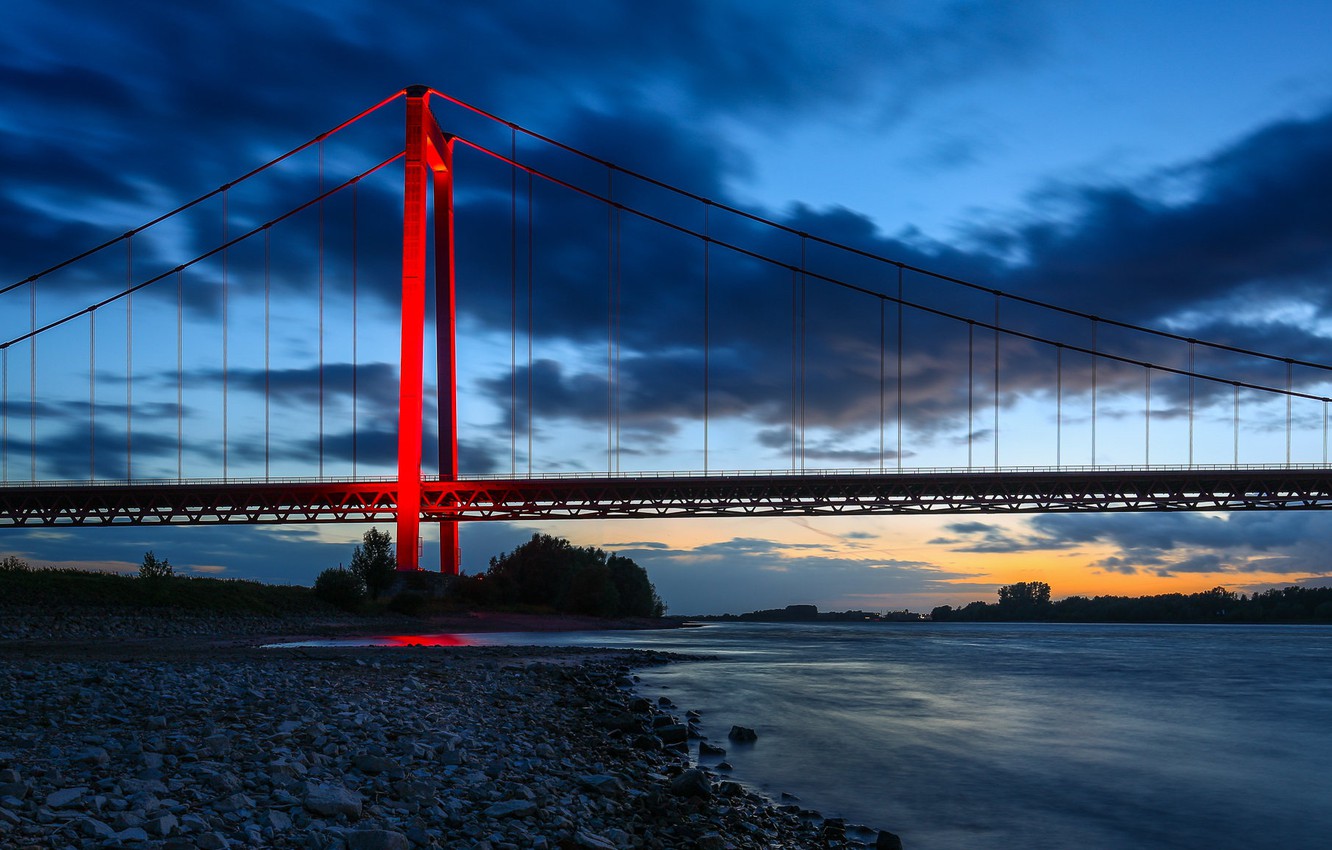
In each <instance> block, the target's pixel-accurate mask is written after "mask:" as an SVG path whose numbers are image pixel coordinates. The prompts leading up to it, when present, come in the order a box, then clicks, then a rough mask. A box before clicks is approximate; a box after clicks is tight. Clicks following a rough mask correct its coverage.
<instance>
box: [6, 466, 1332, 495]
mask: <svg viewBox="0 0 1332 850" xmlns="http://www.w3.org/2000/svg"><path fill="white" fill-rule="evenodd" d="M1263 470H1294V471H1301V470H1303V471H1314V472H1317V471H1326V472H1332V463H1287V464H1271V463H1195V464H1159V465H1156V464H1154V465H1152V466H1142V465H1135V464H1102V465H1096V466H1093V465H1091V464H1065V465H1063V466H971V467H966V466H917V467H903V468H901V469H897V468H896V467H892V468H884V469H880V468H878V467H860V468H842V467H831V468H820V469H813V468H806V469H727V470H719V469H714V470H708V471H703V470H697V469H685V470H647V471H639V472H623V471H622V472H606V471H604V470H603V471H595V470H583V471H577V472H567V471H566V472H540V473H533V474H532V475H518V476H514V475H508V474H503V473H486V474H467V475H461V476H459V478H458V480H459V481H462V482H470V481H576V480H587V479H594V480H606V479H615V480H633V479H653V480H665V479H671V478H686V479H703V478H835V477H848V476H855V477H870V476H883V477H892V478H896V477H912V476H920V475H947V476H956V475H968V474H972V475H1005V474H1008V475H1042V474H1062V473H1067V474H1070V475H1086V474H1095V473H1113V472H1125V473H1148V474H1150V473H1156V472H1261V471H1263ZM422 480H423V481H425V482H438V481H440V480H441V478H440V477H439V476H438V475H425V476H423V477H422ZM396 482H397V478H396V477H393V476H383V475H368V476H357V477H341V478H337V477H323V478H321V477H319V476H284V477H272V478H263V477H251V478H133V479H124V478H122V479H104V478H98V479H96V480H89V479H59V480H49V481H6V482H2V483H0V490H2V489H38V488H68V489H76V488H85V487H107V488H113V487H152V486H167V485H171V486H181V485H188V486H195V487H268V486H272V487H281V486H284V485H319V484H347V485H355V484H394V483H396Z"/></svg>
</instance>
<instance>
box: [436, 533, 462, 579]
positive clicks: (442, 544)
mask: <svg viewBox="0 0 1332 850" xmlns="http://www.w3.org/2000/svg"><path fill="white" fill-rule="evenodd" d="M461 556H462V552H461V550H460V549H459V548H458V523H457V522H456V521H454V522H449V521H445V522H441V523H440V524H439V571H440V572H441V573H443V574H444V575H446V576H456V575H457V574H458V567H459V561H461V560H462V557H461Z"/></svg>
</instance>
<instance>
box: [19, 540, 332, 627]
mask: <svg viewBox="0 0 1332 850" xmlns="http://www.w3.org/2000/svg"><path fill="white" fill-rule="evenodd" d="M0 603H21V604H23V605H26V606H33V607H41V608H51V609H63V610H77V609H81V608H86V609H106V608H111V609H119V610H124V611H127V612H132V611H135V610H142V609H154V608H174V609H180V610H186V611H193V612H200V613H203V612H213V613H225V614H241V613H245V614H263V615H282V614H309V613H327V612H328V611H329V608H328V606H327V605H326V604H325V603H324V602H322V601H320V600H319V599H318V598H317V597H316V596H315V595H314V593H313V592H312V591H311V590H310V588H308V587H293V586H289V585H273V584H264V583H262V582H257V581H245V580H242V579H219V578H207V577H195V576H179V575H176V574H175V570H174V569H173V568H172V567H171V564H170V563H169V562H168V561H167V560H165V559H158V558H157V556H155V555H154V554H153V553H152V552H147V553H145V555H144V562H143V564H142V565H140V567H139V574H138V575H120V574H116V573H104V572H91V571H87V570H77V569H54V568H50V567H34V566H32V565H30V564H28V563H27V562H26V561H24V560H22V559H21V558H16V557H14V556H12V555H10V556H7V557H5V558H4V559H3V560H0Z"/></svg>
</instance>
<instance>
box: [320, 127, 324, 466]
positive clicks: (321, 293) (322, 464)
mask: <svg viewBox="0 0 1332 850" xmlns="http://www.w3.org/2000/svg"><path fill="white" fill-rule="evenodd" d="M319 194H320V195H321V196H322V195H323V194H324V140H323V139H320V140H319ZM319 477H320V478H323V477H324V200H323V198H322V197H321V198H320V199H319Z"/></svg>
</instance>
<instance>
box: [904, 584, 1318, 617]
mask: <svg viewBox="0 0 1332 850" xmlns="http://www.w3.org/2000/svg"><path fill="white" fill-rule="evenodd" d="M930 618H931V619H932V620H934V621H936V622H945V621H946V622H1001V623H1010V622H1051V623H1291V622H1328V621H1332V587H1293V586H1292V587H1285V588H1272V589H1270V590H1265V591H1263V592H1262V593H1254V594H1244V593H1234V592H1232V591H1229V590H1227V589H1225V588H1224V587H1214V588H1212V589H1211V590H1205V591H1202V592H1200V593H1163V594H1159V595H1156V596H1095V597H1086V596H1069V597H1067V598H1065V599H1059V600H1055V601H1052V600H1051V599H1050V585H1048V584H1046V583H1045V582H1043V581H1023V582H1018V583H1016V584H1010V585H1005V586H1004V587H1001V588H999V600H998V602H992V603H987V602H972V603H970V604H969V605H965V606H962V607H960V608H954V607H952V606H951V605H941V606H939V607H938V608H935V609H934V610H933V611H931V612H930Z"/></svg>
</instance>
